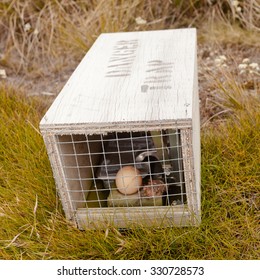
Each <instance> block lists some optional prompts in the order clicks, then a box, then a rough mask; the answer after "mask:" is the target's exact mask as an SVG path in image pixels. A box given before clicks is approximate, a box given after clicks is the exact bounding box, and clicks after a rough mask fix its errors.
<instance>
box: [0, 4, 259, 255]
mask: <svg viewBox="0 0 260 280" xmlns="http://www.w3.org/2000/svg"><path fill="white" fill-rule="evenodd" d="M231 2H232V1H227V0H220V1H214V0H211V1H209V0H204V1H203V0H202V1H196V0H193V1H192V0H190V1H184V0H175V1H169V0H163V1H152V0H134V1H126V0H91V1H80V0H61V1H57V0H46V1H43V0H36V1H32V0H29V1H22V0H5V1H2V2H1V3H0V33H1V38H0V69H5V70H6V72H7V78H6V79H2V80H0V82H1V83H2V85H0V127H1V129H0V139H1V140H0V141H1V145H0V221H1V228H0V259H259V256H260V245H259V244H260V227H259V218H260V216H259V212H260V211H259V208H260V198H259V187H260V173H259V164H260V161H259V153H260V150H259V138H260V133H259V132H260V114H259V112H260V110H259V106H260V101H259V98H260V96H259V91H260V84H259V74H260V72H259V70H257V69H256V68H254V69H253V68H252V67H251V66H249V65H250V64H251V63H260V61H259V25H258V24H259V3H258V2H259V1H256V0H241V1H239V5H237V6H236V5H234V4H233V5H232V4H231ZM233 2H234V1H233ZM239 7H240V8H241V10H240V9H239ZM138 17H141V19H143V22H141V23H140V21H139V22H138V20H136V19H137V18H138ZM187 26H195V27H197V28H198V33H199V49H198V51H199V52H198V56H199V79H200V98H201V116H202V224H201V226H200V227H197V228H168V229H146V228H138V229H134V230H131V231H130V230H129V231H124V232H119V231H118V230H117V229H115V228H113V227H110V228H108V229H107V230H106V231H102V230H98V231H88V230H87V231H79V230H78V229H75V228H73V227H72V226H71V225H70V224H69V223H68V222H67V221H66V220H65V218H64V215H63V212H62V209H61V205H60V202H59V201H58V197H57V195H56V191H55V186H54V180H53V177H52V172H51V168H50V164H49V161H48V157H47V154H46V150H45V147H44V144H43V141H42V137H41V135H40V134H39V132H38V123H39V120H40V119H41V117H42V115H43V114H44V111H45V110H46V107H47V106H48V104H49V103H50V102H51V101H52V99H53V96H50V97H47V96H46V95H44V98H42V97H43V96H42V95H41V93H43V92H46V91H47V92H51V93H54V95H55V94H56V93H57V92H58V91H59V89H60V88H61V87H62V85H63V84H64V82H65V80H66V79H67V78H68V76H69V75H70V73H71V72H72V71H73V69H74V68H75V66H76V65H77V64H78V62H79V61H80V59H81V58H82V57H83V55H84V54H85V52H86V51H87V50H88V48H89V47H90V46H91V45H92V43H93V42H94V40H95V39H96V37H97V36H98V35H99V34H100V33H101V32H114V31H133V30H150V29H165V28H177V27H187ZM223 56H225V58H226V59H224V60H223ZM221 57H222V58H221ZM246 58H249V62H248V63H247V64H248V65H247V66H243V67H244V68H241V67H242V66H240V65H241V64H245V63H244V62H243V60H244V59H246ZM250 67H251V68H250ZM241 69H242V70H243V71H244V72H243V71H241ZM250 71H251V72H250ZM0 79H1V77H0ZM10 84H11V85H12V86H10ZM17 86H19V88H22V90H20V89H19V90H18V89H17ZM32 94H37V95H40V96H37V97H28V95H32ZM44 94H45V93H44Z"/></svg>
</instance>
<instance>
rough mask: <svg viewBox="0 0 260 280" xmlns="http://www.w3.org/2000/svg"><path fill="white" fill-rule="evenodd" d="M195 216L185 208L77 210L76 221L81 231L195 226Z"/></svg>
mask: <svg viewBox="0 0 260 280" xmlns="http://www.w3.org/2000/svg"><path fill="white" fill-rule="evenodd" d="M193 215H194V214H192V213H189V212H188V210H187V208H186V207H183V206H157V207H130V208H127V207H115V208H108V209H98V208H92V209H85V208H84V209H78V210H77V212H76V219H77V224H78V227H79V228H80V229H86V228H88V229H89V228H92V229H93V228H94V229H98V228H106V227H108V226H110V225H112V226H115V227H118V228H131V227H136V226H140V225H142V226H145V227H170V226H190V225H194V219H193Z"/></svg>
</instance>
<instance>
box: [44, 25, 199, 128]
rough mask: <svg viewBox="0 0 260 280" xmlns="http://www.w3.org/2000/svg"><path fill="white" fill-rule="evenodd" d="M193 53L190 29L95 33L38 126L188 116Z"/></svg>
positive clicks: (193, 45) (137, 120)
mask: <svg viewBox="0 0 260 280" xmlns="http://www.w3.org/2000/svg"><path fill="white" fill-rule="evenodd" d="M195 56H196V30H195V29H176V30H163V31H142V32H125V33H109V34H101V35H100V36H99V37H98V39H97V40H96V42H95V43H94V44H93V46H92V48H91V49H90V50H89V51H88V53H87V54H86V56H85V57H84V58H83V60H82V61H81V63H80V64H79V66H78V67H77V68H76V70H75V71H74V73H73V74H72V76H71V78H70V79H69V80H68V82H67V83H66V85H65V86H64V88H63V89H62V91H61V92H60V94H59V95H58V97H57V98H56V100H55V101H54V103H53V104H52V106H51V107H50V109H49V110H48V112H47V113H46V115H45V116H44V117H43V119H42V121H41V123H40V127H41V129H46V128H48V127H50V128H51V127H52V128H54V127H55V128H59V127H60V126H62V125H65V126H70V127H74V126H75V125H76V126H77V125H82V124H86V126H88V124H102V123H103V124H104V123H105V124H107V123H110V124H112V123H122V122H147V121H148V122H149V121H158V120H176V121H181V120H190V119H192V106H193V102H192V99H193V87H194V77H195V76H194V69H195V68H194V64H195ZM74 128H75V127H74Z"/></svg>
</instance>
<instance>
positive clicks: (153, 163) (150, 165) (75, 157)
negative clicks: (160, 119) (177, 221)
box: [56, 129, 193, 211]
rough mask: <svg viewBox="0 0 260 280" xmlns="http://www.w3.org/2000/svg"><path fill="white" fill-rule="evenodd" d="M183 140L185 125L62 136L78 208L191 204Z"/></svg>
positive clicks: (64, 166)
mask: <svg viewBox="0 0 260 280" xmlns="http://www.w3.org/2000/svg"><path fill="white" fill-rule="evenodd" d="M183 143H184V142H183V141H182V139H181V131H180V129H162V130H157V131H148V130H144V131H140V132H111V133H107V134H105V135H103V134H99V135H98V134H96V135H88V134H85V135H83V134H70V135H57V136H56V144H57V147H58V150H59V156H60V162H61V165H62V171H63V176H64V178H65V182H66V191H67V192H68V197H69V198H70V203H71V204H72V205H73V209H74V210H75V211H76V210H77V209H78V208H111V207H147V206H150V207H151V206H152V207H155V206H169V205H173V206H175V205H185V204H186V203H187V193H186V185H187V183H189V182H187V180H186V181H185V177H190V176H186V175H185V174H188V173H191V174H192V172H193V170H189V169H185V168H184V164H183V162H184V160H187V161H189V162H191V161H192V158H189V159H184V158H183V150H184V149H186V148H187V147H185V146H184V144H183ZM185 143H186V142H185ZM189 156H190V155H189ZM187 166H188V168H189V165H187Z"/></svg>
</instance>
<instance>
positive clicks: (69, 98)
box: [40, 29, 200, 229]
mask: <svg viewBox="0 0 260 280" xmlns="http://www.w3.org/2000/svg"><path fill="white" fill-rule="evenodd" d="M40 129H41V132H42V135H43V138H44V141H45V144H46V148H47V151H48V155H49V158H50V162H51V165H52V169H53V174H54V177H55V181H56V185H57V189H58V193H59V195H60V198H61V202H62V205H63V208H64V211H65V214H66V217H67V218H68V219H69V220H71V221H73V222H74V223H75V225H77V226H78V227H79V228H81V229H84V228H87V227H100V226H101V227H106V226H107V225H108V224H113V225H115V226H117V227H120V228H124V227H130V226H132V225H136V224H137V225H138V224H142V225H148V226H172V225H177V226H186V225H198V224H199V222H200V123H199V102H198V88H197V60H196V30H195V29H177V30H163V31H143V32H126V33H111V34H101V35H100V36H99V37H98V39H97V40H96V42H95V43H94V44H93V46H92V48H91V49H90V50H89V51H88V53H87V54H86V56H85V57H84V58H83V60H82V61H81V63H80V64H79V65H78V67H77V68H76V70H75V71H74V73H73V74H72V76H71V77H70V79H69V80H68V82H67V83H66V85H65V86H64V88H63V89H62V91H61V92H60V94H59V95H58V97H57V98H56V100H55V101H54V103H53V104H52V106H51V107H50V108H49V110H48V112H47V113H46V114H45V116H44V117H43V119H42V120H41V123H40Z"/></svg>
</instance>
